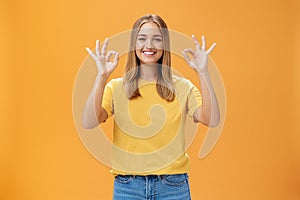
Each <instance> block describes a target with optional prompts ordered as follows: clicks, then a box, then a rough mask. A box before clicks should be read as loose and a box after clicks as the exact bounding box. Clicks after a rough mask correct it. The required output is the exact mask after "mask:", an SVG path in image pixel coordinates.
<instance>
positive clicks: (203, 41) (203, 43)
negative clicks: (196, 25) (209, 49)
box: [201, 35, 206, 51]
mask: <svg viewBox="0 0 300 200" xmlns="http://www.w3.org/2000/svg"><path fill="white" fill-rule="evenodd" d="M201 39H202V50H204V51H205V49H206V41H205V37H204V35H202V37H201Z"/></svg>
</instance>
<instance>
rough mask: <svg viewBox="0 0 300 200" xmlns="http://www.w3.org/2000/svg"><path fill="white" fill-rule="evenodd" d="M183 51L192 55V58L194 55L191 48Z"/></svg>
mask: <svg viewBox="0 0 300 200" xmlns="http://www.w3.org/2000/svg"><path fill="white" fill-rule="evenodd" d="M184 51H186V52H188V53H190V54H192V56H194V54H195V51H194V50H193V49H191V48H186V49H185V50H184Z"/></svg>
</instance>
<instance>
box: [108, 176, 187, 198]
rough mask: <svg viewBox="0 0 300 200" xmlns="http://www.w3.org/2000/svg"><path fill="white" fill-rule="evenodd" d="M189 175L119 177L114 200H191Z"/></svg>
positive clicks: (115, 182) (115, 184)
mask: <svg viewBox="0 0 300 200" xmlns="http://www.w3.org/2000/svg"><path fill="white" fill-rule="evenodd" d="M190 199H191V197H190V187H189V181H188V175H187V174H186V173H185V174H172V175H148V176H134V175H118V176H116V177H115V181H114V194H113V200H190Z"/></svg>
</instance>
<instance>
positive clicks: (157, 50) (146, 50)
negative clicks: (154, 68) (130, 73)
mask: <svg viewBox="0 0 300 200" xmlns="http://www.w3.org/2000/svg"><path fill="white" fill-rule="evenodd" d="M135 53H136V55H137V57H138V58H139V59H140V64H152V63H157V62H158V60H159V59H160V57H161V56H162V54H163V38H162V34H161V32H160V29H159V27H158V26H157V24H155V23H154V22H147V23H145V24H143V25H142V26H141V28H140V31H139V33H138V36H137V40H136V46H135Z"/></svg>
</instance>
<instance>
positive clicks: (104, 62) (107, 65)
mask: <svg viewBox="0 0 300 200" xmlns="http://www.w3.org/2000/svg"><path fill="white" fill-rule="evenodd" d="M107 44H108V39H107V38H106V39H105V41H104V43H103V44H102V49H101V50H100V41H99V40H97V41H96V54H95V53H94V52H93V51H92V50H90V49H89V48H88V47H87V48H86V50H87V52H88V53H89V54H90V56H91V57H92V58H93V59H94V60H95V62H96V65H97V69H98V74H100V75H102V74H103V73H106V74H107V75H108V76H109V75H110V74H111V73H112V72H113V71H114V70H115V69H116V67H117V64H118V62H119V53H118V52H116V51H112V50H111V51H108V52H107V53H106V47H107ZM112 55H114V59H113V61H110V59H111V56H112Z"/></svg>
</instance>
